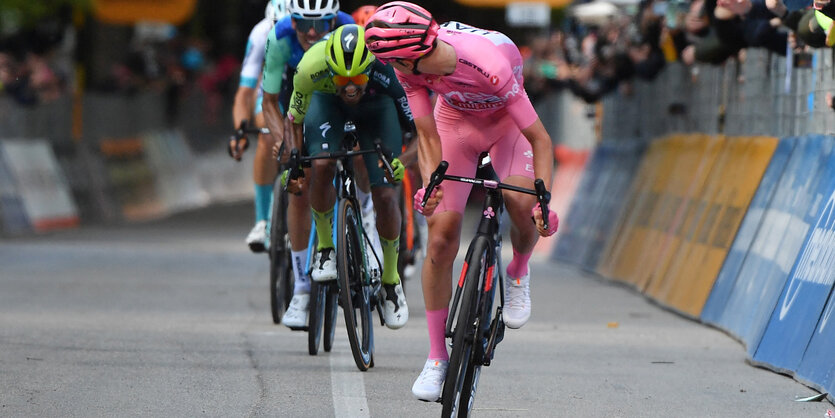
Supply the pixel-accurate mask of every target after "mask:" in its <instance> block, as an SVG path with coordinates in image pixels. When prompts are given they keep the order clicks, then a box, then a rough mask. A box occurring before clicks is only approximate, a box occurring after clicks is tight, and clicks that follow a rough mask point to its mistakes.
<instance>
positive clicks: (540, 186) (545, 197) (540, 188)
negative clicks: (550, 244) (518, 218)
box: [534, 179, 551, 231]
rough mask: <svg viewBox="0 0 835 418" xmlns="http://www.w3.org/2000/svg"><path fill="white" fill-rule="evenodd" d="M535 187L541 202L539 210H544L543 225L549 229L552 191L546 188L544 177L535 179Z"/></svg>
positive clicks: (537, 198) (537, 197) (538, 199)
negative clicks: (549, 206)
mask: <svg viewBox="0 0 835 418" xmlns="http://www.w3.org/2000/svg"><path fill="white" fill-rule="evenodd" d="M534 188H535V189H536V200H537V201H538V202H539V210H540V211H542V225H543V226H544V227H545V230H546V231H547V230H548V229H549V227H550V226H549V225H548V215H549V213H548V203H549V202H551V193H550V192H548V190H546V189H545V182H544V181H542V179H536V181H534Z"/></svg>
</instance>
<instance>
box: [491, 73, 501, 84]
mask: <svg viewBox="0 0 835 418" xmlns="http://www.w3.org/2000/svg"><path fill="white" fill-rule="evenodd" d="M490 84H492V85H494V86H495V85H498V84H499V76H497V75H494V76H492V77H490Z"/></svg>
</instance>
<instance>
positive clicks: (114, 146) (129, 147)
mask: <svg viewBox="0 0 835 418" xmlns="http://www.w3.org/2000/svg"><path fill="white" fill-rule="evenodd" d="M54 149H58V152H57V153H56V152H54ZM253 158H254V152H250V153H247V155H245V156H244V162H243V163H236V162H235V161H233V160H232V159H231V158H229V157H228V156H227V155H226V154H225V152H224V150H223V149H222V148H219V149H218V150H215V151H213V152H208V153H203V154H199V155H195V154H194V153H193V152H192V150H191V147H190V146H189V144H188V142H187V141H186V138H185V136H184V134H183V133H182V132H180V131H178V130H157V131H150V132H148V133H145V134H140V135H137V136H130V137H118V138H110V137H106V138H103V139H101V140H100V141H98V143H97V144H95V146H92V145H87V144H78V145H76V146H62V145H60V144H58V145H56V144H54V143H51V142H49V141H47V140H44V139H31V138H28V139H0V233H1V234H2V235H21V234H27V233H32V232H36V233H40V232H47V231H50V230H54V229H61V228H71V227H75V226H77V225H79V224H80V223H81V222H82V221H84V220H91V222H102V221H105V222H108V221H115V222H119V221H141V220H147V219H153V218H160V217H164V216H168V215H171V214H173V213H176V212H180V211H184V210H188V209H193V208H198V207H204V206H207V205H209V204H211V203H214V202H229V201H236V200H242V199H247V198H251V197H252V195H253V188H252V180H251V178H252V177H251V176H252V172H251V167H252V159H253Z"/></svg>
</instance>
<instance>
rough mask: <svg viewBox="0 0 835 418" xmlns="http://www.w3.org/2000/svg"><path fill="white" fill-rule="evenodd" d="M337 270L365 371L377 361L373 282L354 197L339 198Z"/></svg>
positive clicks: (349, 324) (348, 325) (357, 354)
mask: <svg viewBox="0 0 835 418" xmlns="http://www.w3.org/2000/svg"><path fill="white" fill-rule="evenodd" d="M336 222H337V224H336V235H337V237H336V239H337V242H336V253H337V256H336V271H337V279H338V280H339V287H340V290H339V299H340V300H341V301H342V311H343V313H344V314H345V327H346V328H347V330H348V342H349V343H350V344H351V352H352V353H353V355H354V362H355V363H356V364H357V368H359V369H360V370H361V371H366V370H368V368H369V367H371V365H372V364H373V346H374V333H373V329H372V322H371V286H370V285H368V284H367V279H366V277H365V272H364V268H363V265H364V260H365V259H364V256H363V253H362V247H361V241H360V240H361V239H362V235H361V233H360V228H359V225H360V215H359V212H358V211H357V208H356V207H355V206H354V203H353V202H352V201H351V200H348V199H343V200H342V201H340V202H339V214H338V216H337V219H336Z"/></svg>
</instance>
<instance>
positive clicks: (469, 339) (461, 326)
mask: <svg viewBox="0 0 835 418" xmlns="http://www.w3.org/2000/svg"><path fill="white" fill-rule="evenodd" d="M488 244H489V243H488V240H487V239H486V238H484V237H477V238H476V240H475V241H474V242H473V244H472V245H473V251H472V252H469V251H468V253H469V254H470V257H469V258H468V259H467V260H466V261H467V264H466V265H467V266H468V269H467V273H466V277H465V279H464V289H463V290H462V292H461V301H460V303H459V306H458V311H457V312H455V314H457V317H456V322H455V329H454V331H453V335H452V353H451V354H450V356H449V367H448V368H447V373H446V378H445V379H444V387H443V392H442V396H441V404H442V405H443V409H442V412H441V416H442V417H452V416H456V414H457V416H459V417H466V416H467V415H468V413H469V411H470V408H472V402H471V400H472V397H473V389H474V386H473V383H475V382H476V381H474V377H475V376H477V373H478V372H476V368H479V369H480V367H481V364H480V362H478V361H477V360H476V355H475V354H476V352H477V351H478V350H477V349H476V344H475V342H476V341H478V339H479V338H480V336H481V331H480V330H481V328H482V326H481V324H479V323H478V322H479V320H480V318H481V316H480V313H479V312H478V307H479V299H480V298H479V296H480V289H481V283H482V280H481V279H482V277H483V276H484V274H485V269H486V267H487V266H486V264H487V256H488V251H489V250H490V249H489V246H488ZM451 314H452V313H451ZM462 405H463V406H465V407H464V408H462Z"/></svg>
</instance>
